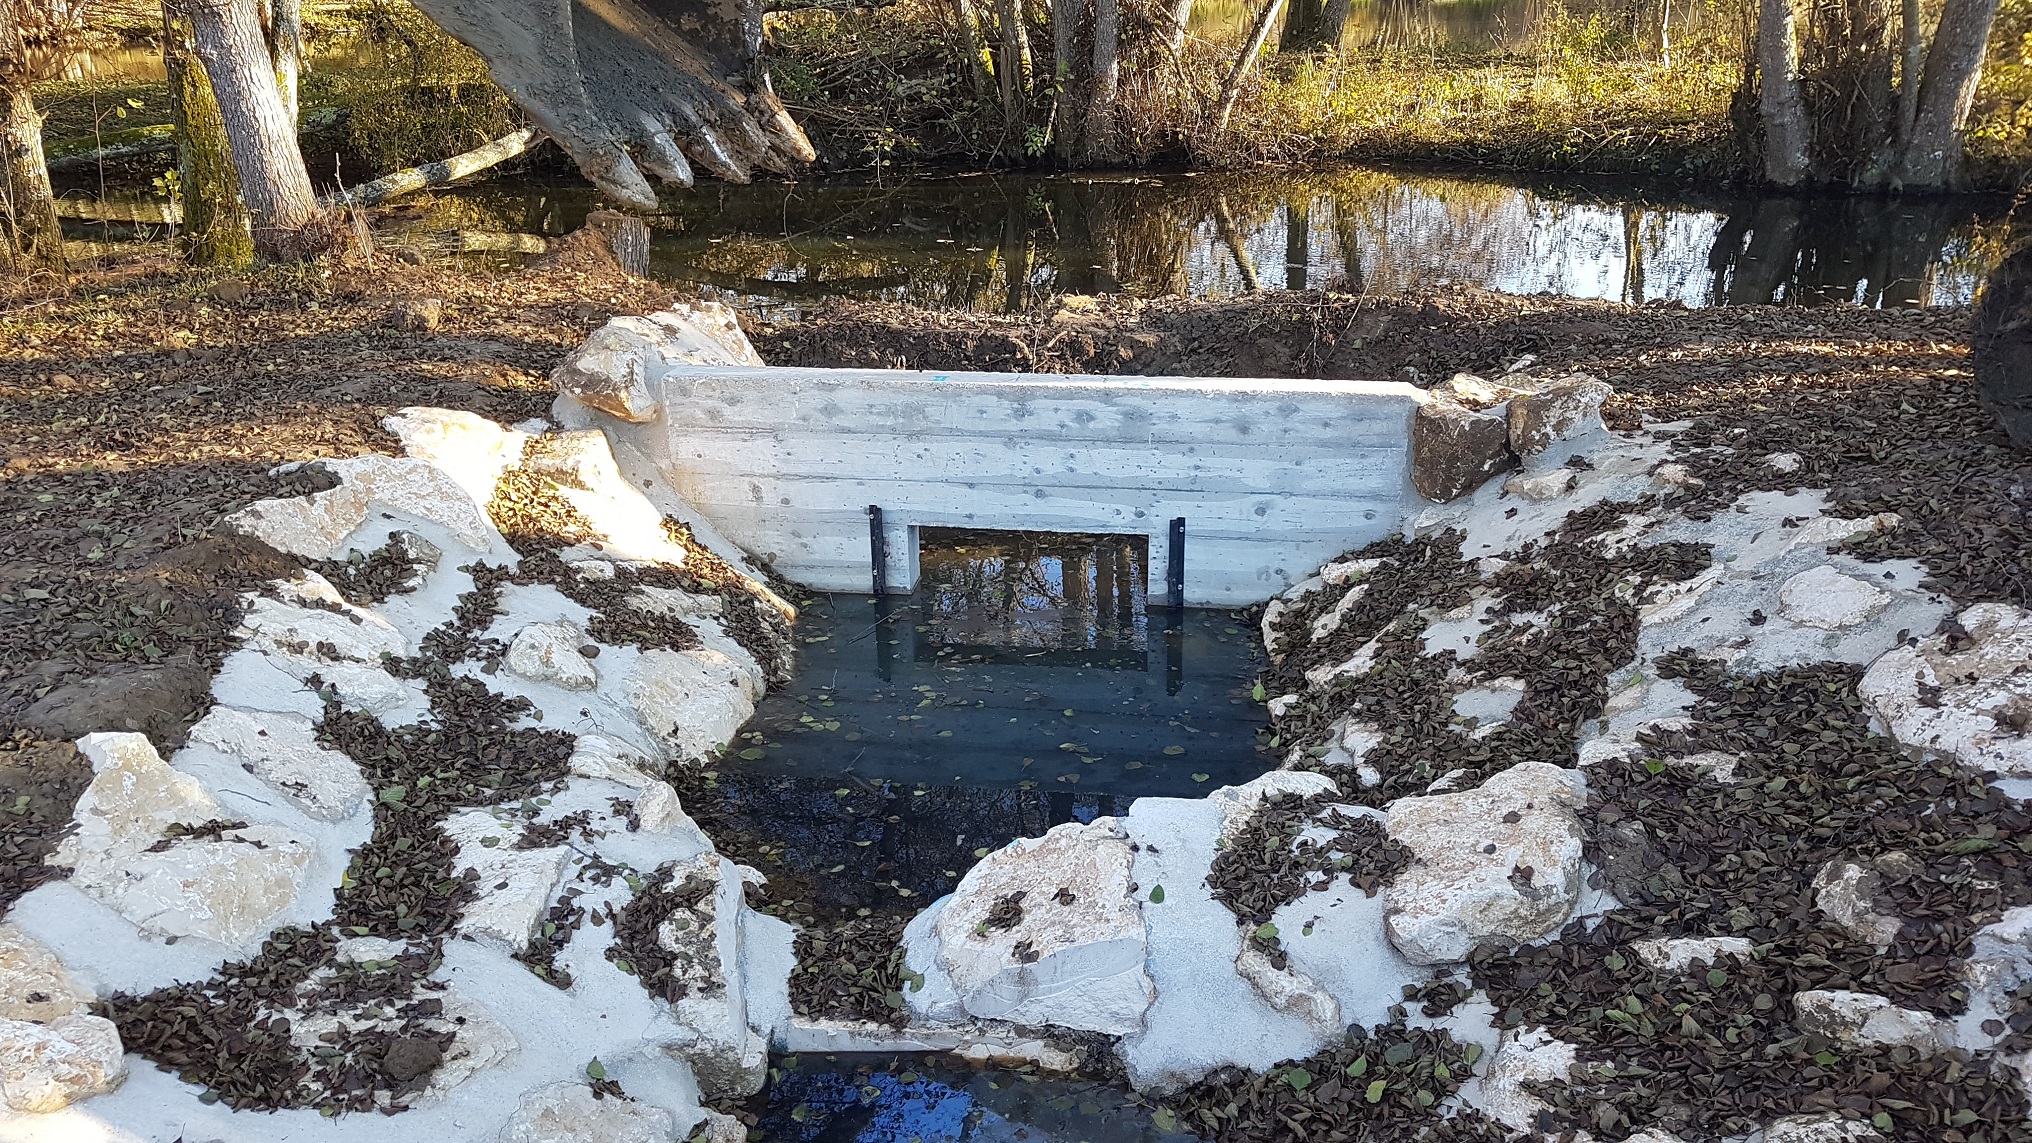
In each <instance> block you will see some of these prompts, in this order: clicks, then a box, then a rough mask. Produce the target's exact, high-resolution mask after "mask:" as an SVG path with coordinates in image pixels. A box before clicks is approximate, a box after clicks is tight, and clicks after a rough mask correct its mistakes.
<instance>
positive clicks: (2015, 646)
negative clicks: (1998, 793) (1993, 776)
mask: <svg viewBox="0 0 2032 1143" xmlns="http://www.w3.org/2000/svg"><path fill="white" fill-rule="evenodd" d="M1958 621H1959V623H1960V625H1961V628H1962V630H1964V631H1966V632H1967V635H1966V636H1965V637H1960V638H1956V639H1955V640H1954V642H1955V646H1953V647H1952V648H1950V646H1949V642H1950V636H1948V635H1934V636H1932V637H1930V638H1928V639H1925V640H1922V641H1921V642H1920V643H1919V645H1918V646H1916V647H1913V646H1899V647H1894V648H1892V649H1891V650H1889V651H1887V652H1885V653H1884V654H1883V655H1881V656H1880V657H1878V659H1877V661H1876V662H1874V663H1872V664H1870V669H1869V671H1868V672H1867V673H1865V674H1864V675H1863V681H1862V686H1861V691H1862V695H1863V698H1864V699H1865V700H1867V701H1868V702H1869V704H1870V706H1871V708H1872V709H1873V710H1874V711H1875V712H1876V714H1877V717H1878V718H1879V719H1881V720H1882V721H1883V724H1884V726H1885V727H1886V728H1887V729H1888V730H1889V731H1890V733H1891V734H1892V736H1894V737H1895V738H1897V739H1898V741H1900V742H1903V743H1905V744H1906V745H1908V746H1923V747H1926V748H1927V749H1929V750H1938V751H1940V752H1942V753H1944V754H1949V755H1952V756H1953V757H1954V759H1955V760H1956V761H1958V762H1960V763H1962V764H1963V765H1965V766H1968V767H1970V768H1972V769H1976V770H1993V771H1996V772H1997V773H1999V774H2003V775H2005V776H2007V777H2025V776H2032V611H2026V610H2025V609H2024V608H2021V607H2012V606H2011V605H2009V604H2004V603H1978V604H1976V605H1975V606H1974V607H1971V608H1968V609H1967V610H1965V611H1963V612H1962V613H1961V615H1960V616H1959V617H1958Z"/></svg>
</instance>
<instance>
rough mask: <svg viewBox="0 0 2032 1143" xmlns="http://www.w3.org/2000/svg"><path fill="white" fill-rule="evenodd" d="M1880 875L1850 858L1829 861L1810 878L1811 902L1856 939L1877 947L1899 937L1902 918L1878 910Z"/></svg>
mask: <svg viewBox="0 0 2032 1143" xmlns="http://www.w3.org/2000/svg"><path fill="white" fill-rule="evenodd" d="M1882 885H1883V878H1881V877H1880V876H1878V875H1877V873H1876V872H1875V871H1873V870H1869V869H1865V868H1863V867H1862V866H1860V865H1857V864H1855V863H1854V862H1850V861H1840V860H1836V861H1830V862H1828V863H1827V864H1826V865H1825V866H1822V867H1821V870H1820V872H1819V873H1817V874H1815V875H1814V878H1813V903H1814V905H1815V906H1816V907H1817V908H1819V909H1820V911H1821V912H1822V913H1824V914H1826V915H1827V918H1828V919H1829V920H1831V921H1833V922H1834V923H1835V924H1837V925H1840V926H1841V927H1842V928H1843V929H1845V930H1846V931H1847V932H1848V934H1849V935H1850V936H1852V937H1854V938H1856V939H1857V940H1859V941H1867V942H1869V943H1870V944H1873V945H1876V946H1877V947H1878V948H1880V949H1881V948H1886V947H1889V945H1890V944H1891V942H1892V941H1894V940H1897V939H1898V931H1899V930H1900V929H1901V928H1903V927H1904V922H1902V921H1900V920H1899V919H1898V918H1896V917H1890V916H1886V915H1884V914H1882V913H1879V912H1877V910H1876V906H1875V904H1874V898H1875V897H1876V895H1877V891H1878V890H1879V889H1880V888H1881V887H1882Z"/></svg>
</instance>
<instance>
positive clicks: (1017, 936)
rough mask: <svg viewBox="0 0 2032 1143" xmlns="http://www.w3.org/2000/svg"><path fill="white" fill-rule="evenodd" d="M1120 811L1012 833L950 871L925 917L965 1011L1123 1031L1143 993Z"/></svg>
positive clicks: (1147, 991)
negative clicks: (942, 896)
mask: <svg viewBox="0 0 2032 1143" xmlns="http://www.w3.org/2000/svg"><path fill="white" fill-rule="evenodd" d="M1130 865H1131V854H1130V850H1129V842H1128V838H1127V836H1126V835H1125V834H1124V833H1123V832H1122V829H1121V823H1120V822H1119V821H1117V820H1116V819H1114V818H1098V819H1096V820H1095V821H1093V822H1092V823H1091V824H1087V825H1080V824H1078V823H1067V824H1065V825H1061V826H1057V827H1054V828H1053V829H1052V830H1051V831H1050V832H1048V833H1046V834H1045V835H1044V836H1043V837H1039V838H1020V839H1018V840H1016V841H1014V842H1011V843H1010V844H1009V845H1007V846H1005V847H1004V848H1002V849H999V850H996V851H995V852H993V853H991V854H989V855H988V856H987V857H985V858H983V859H981V861H980V862H979V863H978V864H976V865H975V866H974V867H973V868H972V869H970V870H968V871H967V875H966V876H965V877H963V878H961V879H960V883H959V886H958V887H957V888H955V889H954V890H953V893H952V896H951V898H950V899H949V900H948V901H947V902H946V903H945V905H944V907H943V908H942V909H941V910H940V912H939V914H938V916H937V918H936V920H935V921H934V922H933V923H932V936H933V938H934V940H935V941H936V943H937V949H938V952H937V957H936V960H937V964H938V967H939V969H940V970H941V971H942V973H943V975H944V976H945V978H946V979H947V980H948V981H950V982H951V986H952V988H953V991H954V992H955V993H956V994H957V995H958V996H959V999H960V1003H961V1005H962V1006H963V1007H964V1008H965V1009H966V1011H967V1012H968V1013H970V1014H971V1015H974V1016H978V1017H983V1018H990V1019H997V1020H1008V1021H1010V1022H1012V1023H1017V1024H1026V1025H1039V1024H1049V1025H1056V1026H1058V1027H1064V1028H1077V1029H1082V1030H1085V1031H1091V1032H1102V1033H1105V1034H1108V1035H1121V1034H1124V1033H1127V1032H1131V1031H1134V1030H1135V1029H1136V1028H1137V1027H1139V1026H1140V1025H1141V1023H1142V1020H1143V1011H1144V1009H1146V1008H1148V1007H1149V1006H1150V1001H1151V999H1152V998H1153V996H1154V995H1155V994H1154V992H1153V989H1152V986H1151V983H1150V978H1149V976H1148V975H1147V974H1145V972H1144V968H1143V961H1144V954H1145V945H1144V943H1145V930H1144V926H1143V913H1142V908H1141V905H1140V903H1139V902H1138V901H1137V900H1136V898H1135V896H1134V895H1133V894H1132V893H1131V892H1130V889H1129V882H1130Z"/></svg>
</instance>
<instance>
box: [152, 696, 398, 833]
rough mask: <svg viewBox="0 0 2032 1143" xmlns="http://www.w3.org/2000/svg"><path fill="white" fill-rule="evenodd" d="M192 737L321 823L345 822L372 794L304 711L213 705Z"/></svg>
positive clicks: (357, 771) (193, 729)
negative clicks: (325, 743) (326, 743)
mask: <svg viewBox="0 0 2032 1143" xmlns="http://www.w3.org/2000/svg"><path fill="white" fill-rule="evenodd" d="M190 737H191V741H193V742H201V743H204V744H206V745H208V746H211V747H213V748H215V749H217V750H218V751H220V752H221V753H223V754H225V755H227V756H228V757H230V758H233V759H234V760H236V761H238V762H239V763H240V766H241V768H242V769H244V770H246V771H247V772H248V773H249V774H252V775H254V776H255V777H256V778H259V779H261V780H262V781H263V782H266V783H268V785H269V786H271V787H273V788H274V790H275V791H276V792H277V793H279V794H281V795H282V796H283V797H284V798H285V799H287V800H288V801H289V803H290V804H291V805H293V806H295V807H296V808H297V809H299V810H302V811H303V812H304V814H305V815H306V816H308V817H312V818H315V819H317V820H319V821H327V822H336V821H344V820H345V819H347V818H349V817H352V816H353V815H354V814H356V813H358V812H360V811H361V810H362V809H364V808H365V807H366V805H367V801H368V799H369V798H370V797H372V796H373V791H372V790H371V789H370V788H369V787H368V785H367V780H366V779H365V778H363V777H361V775H360V767H359V764H358V763H356V762H354V761H353V760H352V759H351V758H348V757H346V756H345V755H344V754H342V753H340V752H339V751H336V750H330V749H327V748H325V747H323V746H321V745H319V744H318V741H317V730H316V728H315V727H314V726H313V725H312V724H311V721H310V719H308V718H305V717H303V716H302V715H296V714H278V713H275V712H273V711H249V710H239V709H236V708H234V707H230V706H215V707H213V708H212V709H211V712H210V713H208V714H206V715H205V717H203V718H202V719H199V720H198V723H197V725H195V726H193V727H191V730H190Z"/></svg>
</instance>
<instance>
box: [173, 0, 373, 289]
mask: <svg viewBox="0 0 2032 1143" xmlns="http://www.w3.org/2000/svg"><path fill="white" fill-rule="evenodd" d="M186 3H187V5H188V8H189V11H190V16H191V42H192V45H193V47H194V48H195V51H196V55H197V58H198V59H200V60H202V61H204V65H205V72H206V74H207V76H208V77H209V78H210V80H211V87H212V94H213V95H214V96H216V97H217V99H218V104H219V117H220V118H221V119H223V120H225V124H226V141H227V142H228V143H229V144H230V145H231V147H232V152H233V169H234V170H235V171H236V172H238V174H239V176H240V201H241V202H243V203H245V204H246V205H247V213H248V215H249V217H250V218H251V219H252V222H253V231H254V249H255V252H256V253H259V254H264V255H267V256H269V257H274V258H285V259H296V258H304V257H309V256H312V255H315V254H321V253H323V252H325V251H326V250H329V249H330V248H331V246H332V244H333V242H334V241H335V240H336V237H337V230H336V228H335V227H333V226H332V225H330V223H329V220H328V219H327V218H326V215H325V212H324V211H323V210H322V209H321V208H320V207H319V206H318V201H317V194H316V193H315V192H314V191H312V189H311V185H310V173H309V172H308V171H307V170H305V169H304V165H303V152H302V151H300V150H298V149H297V143H296V125H295V124H294V123H293V122H292V121H291V120H290V118H289V116H288V115H287V114H286V113H285V111H284V109H283V106H282V96H281V93H280V92H279V91H278V90H277V89H276V86H275V73H274V71H273V66H272V65H273V60H272V58H271V57H270V55H269V51H268V42H267V38H266V37H265V36H263V35H262V32H261V22H260V19H259V17H258V15H257V14H256V12H255V9H254V0H186Z"/></svg>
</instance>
